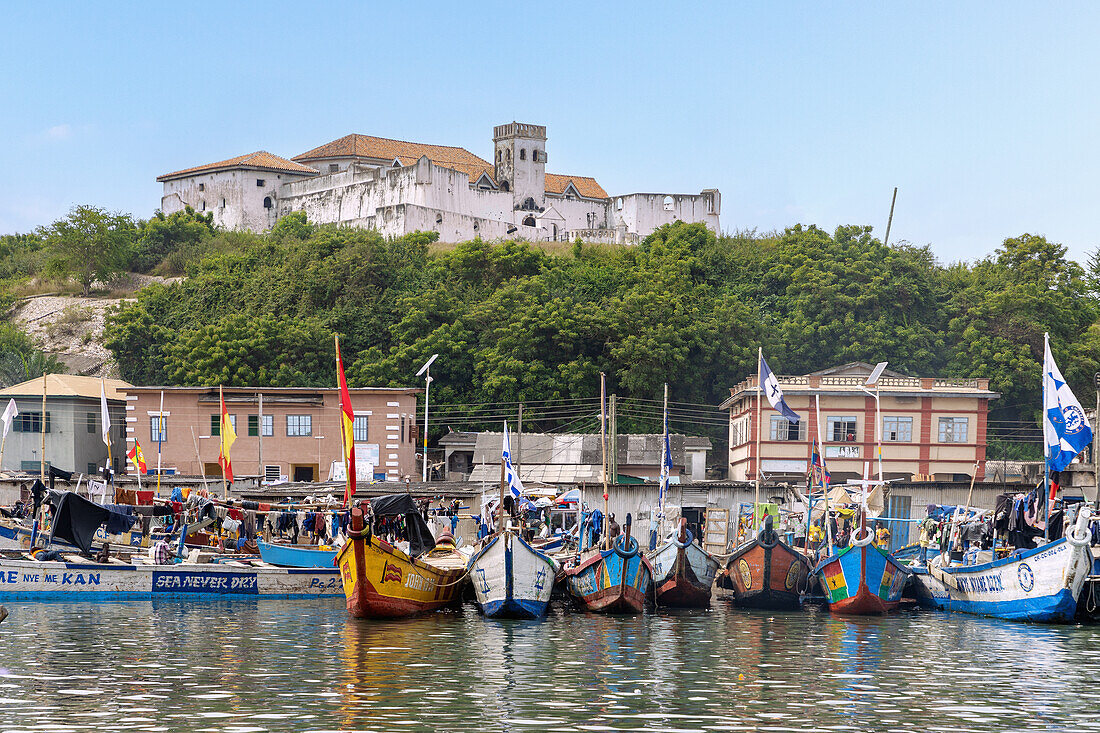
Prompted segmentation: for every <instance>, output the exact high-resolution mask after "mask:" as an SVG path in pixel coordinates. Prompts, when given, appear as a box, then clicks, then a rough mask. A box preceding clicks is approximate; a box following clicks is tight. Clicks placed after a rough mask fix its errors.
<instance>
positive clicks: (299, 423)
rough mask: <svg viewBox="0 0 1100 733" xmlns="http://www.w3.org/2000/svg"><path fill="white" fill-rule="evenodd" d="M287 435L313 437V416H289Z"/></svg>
mask: <svg viewBox="0 0 1100 733" xmlns="http://www.w3.org/2000/svg"><path fill="white" fill-rule="evenodd" d="M286 434H287V436H288V437H306V436H310V435H313V416H312V415H287V416H286Z"/></svg>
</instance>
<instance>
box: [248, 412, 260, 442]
mask: <svg viewBox="0 0 1100 733" xmlns="http://www.w3.org/2000/svg"><path fill="white" fill-rule="evenodd" d="M259 434H260V416H259V415H249V416H248V435H249V437H251V438H254V437H256V436H257V435H259Z"/></svg>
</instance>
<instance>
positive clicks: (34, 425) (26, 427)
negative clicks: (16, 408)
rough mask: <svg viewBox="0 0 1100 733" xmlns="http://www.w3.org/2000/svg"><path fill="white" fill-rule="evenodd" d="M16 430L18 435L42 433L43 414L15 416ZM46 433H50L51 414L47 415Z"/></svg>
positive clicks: (27, 413) (30, 413)
mask: <svg viewBox="0 0 1100 733" xmlns="http://www.w3.org/2000/svg"><path fill="white" fill-rule="evenodd" d="M14 430H15V432H17V433H41V432H42V413H41V412H21V413H19V414H18V415H16V416H15V425H14ZM46 432H47V433H48V432H50V413H48V412H47V413H46Z"/></svg>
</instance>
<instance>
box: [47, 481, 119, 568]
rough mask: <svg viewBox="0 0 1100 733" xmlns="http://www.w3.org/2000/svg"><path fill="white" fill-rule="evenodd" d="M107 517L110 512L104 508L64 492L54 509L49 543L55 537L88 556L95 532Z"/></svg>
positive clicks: (81, 497)
mask: <svg viewBox="0 0 1100 733" xmlns="http://www.w3.org/2000/svg"><path fill="white" fill-rule="evenodd" d="M108 516H110V512H109V511H108V510H107V509H106V508H104V507H102V506H100V505H99V504H96V503H95V502H92V501H88V500H87V499H85V498H84V497H83V496H79V495H78V494H74V493H72V492H66V493H65V494H62V496H61V500H60V501H58V502H57V505H56V507H55V509H54V519H53V530H52V531H51V532H50V542H53V539H54V538H55V537H57V538H59V539H63V540H65V541H67V542H71V543H73V544H74V545H76V546H77V547H79V548H80V550H81V551H82V552H83V553H84V554H88V553H90V552H91V551H92V539H93V538H94V537H95V531H96V530H97V529H99V526H100V525H101V524H103V523H104V522H106V521H107V518H108Z"/></svg>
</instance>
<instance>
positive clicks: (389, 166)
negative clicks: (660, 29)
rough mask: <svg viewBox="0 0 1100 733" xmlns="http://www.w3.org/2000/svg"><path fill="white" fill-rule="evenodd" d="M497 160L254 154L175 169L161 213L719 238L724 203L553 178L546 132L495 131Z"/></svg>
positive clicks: (482, 233) (343, 150)
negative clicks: (677, 226) (669, 229)
mask: <svg viewBox="0 0 1100 733" xmlns="http://www.w3.org/2000/svg"><path fill="white" fill-rule="evenodd" d="M493 145H494V151H493V157H494V159H495V160H494V162H492V163H490V162H488V161H486V160H484V159H482V158H479V157H478V156H476V155H474V154H473V153H471V152H470V151H468V150H465V149H464V148H454V147H448V146H444V145H426V144H423V143H410V142H404V141H401V140H388V139H386V138H380V137H369V136H367V135H346V136H344V137H342V138H340V139H339V140H333V141H332V142H330V143H328V144H326V145H322V146H321V147H319V148H314V149H313V150H310V151H308V152H306V153H302V154H301V155H298V156H295V158H294V159H293V160H287V159H286V158H281V157H279V156H278V155H272V154H271V153H268V152H266V151H262V150H261V151H258V152H255V153H252V154H250V155H242V156H239V157H237V158H231V159H229V160H223V161H221V162H219V163H210V164H208V165H201V166H197V167H195V168H188V169H186V170H181V171H176V172H175V173H167V174H165V175H163V176H159V177H158V178H157V181H159V182H161V183H163V184H164V195H163V196H162V198H161V210H162V211H163V212H164V213H165V214H171V213H174V212H176V211H181V210H182V209H183V208H184V207H185V206H191V207H192V208H194V209H196V210H197V211H205V212H209V211H213V212H214V222H215V223H216V224H218V225H219V226H222V227H225V228H227V229H247V230H250V231H254V232H264V231H267V230H268V229H270V228H271V227H272V226H273V225H274V224H275V222H276V221H277V220H278V219H279V217H281V216H285V215H286V214H289V213H291V212H293V211H304V212H305V213H306V215H307V216H308V217H309V220H310V221H311V222H314V223H318V224H329V223H336V224H344V225H348V226H357V227H364V228H368V229H377V230H378V231H379V232H381V233H382V234H385V235H391V236H401V235H403V234H408V233H410V232H414V231H418V230H419V231H436V232H439V237H440V240H441V241H444V242H460V241H464V240H468V239H473V238H475V237H481V238H483V239H497V238H521V239H528V240H563V241H564V240H570V239H574V238H576V237H581V238H582V239H584V240H586V241H603V242H616V243H634V242H637V241H639V240H640V239H641V238H642V237H645V236H646V235H648V234H650V233H651V232H653V230H655V229H656V228H657V227H659V226H661V225H662V224H668V223H671V222H674V221H685V222H689V223H692V222H703V223H704V224H706V225H707V226H708V227H709V228H710V229H712V230H713V231H714V232H716V233H717V232H718V231H719V229H718V216H719V214H720V213H721V208H722V196H721V194H720V193H719V192H718V190H717V189H704V190H703V191H702V192H701V193H697V194H664V193H630V194H623V195H621V196H608V195H607V192H606V191H604V190H603V187H601V186H600V184H599V183H597V182H596V180H595V179H594V178H589V177H587V176H569V175H563V174H559V173H547V172H546V159H547V158H546V128H545V127H544V126H542V125H526V124H521V123H517V122H513V123H511V124H508V125H499V126H497V127H496V128H494V130H493Z"/></svg>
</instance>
